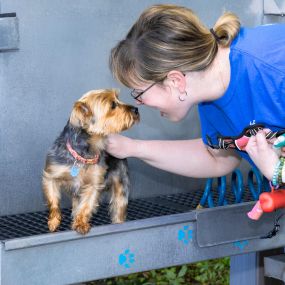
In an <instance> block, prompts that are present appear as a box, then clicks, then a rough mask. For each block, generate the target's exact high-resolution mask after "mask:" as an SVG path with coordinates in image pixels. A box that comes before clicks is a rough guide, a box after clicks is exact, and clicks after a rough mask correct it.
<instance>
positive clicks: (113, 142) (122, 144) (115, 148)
mask: <svg viewBox="0 0 285 285" xmlns="http://www.w3.org/2000/svg"><path fill="white" fill-rule="evenodd" d="M106 143H107V146H106V147H107V148H106V151H107V152H108V153H110V154H111V155H113V156H115V157H117V158H120V159H123V158H127V157H130V156H132V153H133V150H134V147H135V140H133V139H131V138H128V137H125V136H122V135H118V134H111V135H109V136H108V137H107V140H106Z"/></svg>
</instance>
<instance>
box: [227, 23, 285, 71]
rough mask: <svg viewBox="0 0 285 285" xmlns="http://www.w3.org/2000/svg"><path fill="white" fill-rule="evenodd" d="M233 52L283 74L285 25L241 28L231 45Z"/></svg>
mask: <svg viewBox="0 0 285 285" xmlns="http://www.w3.org/2000/svg"><path fill="white" fill-rule="evenodd" d="M235 52H237V53H238V54H240V55H244V56H245V57H247V58H251V59H252V60H258V61H260V62H263V63H266V64H268V65H271V66H272V67H275V68H277V69H279V70H282V72H285V24H270V25H262V26H257V27H254V28H245V27H242V28H241V29H240V32H239V34H238V36H237V37H236V39H235V40H234V41H233V43H232V45H231V53H235Z"/></svg>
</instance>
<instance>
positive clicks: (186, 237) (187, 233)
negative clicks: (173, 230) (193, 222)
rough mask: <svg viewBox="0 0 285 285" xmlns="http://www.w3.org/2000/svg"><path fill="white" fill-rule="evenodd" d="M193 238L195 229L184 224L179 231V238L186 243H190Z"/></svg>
mask: <svg viewBox="0 0 285 285" xmlns="http://www.w3.org/2000/svg"><path fill="white" fill-rule="evenodd" d="M192 238H193V230H191V229H190V228H189V226H184V227H183V228H182V229H180V230H179V231H178V240H180V241H183V243H184V244H188V243H189V242H190V241H191V240H192Z"/></svg>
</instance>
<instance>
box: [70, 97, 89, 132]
mask: <svg viewBox="0 0 285 285" xmlns="http://www.w3.org/2000/svg"><path fill="white" fill-rule="evenodd" d="M91 118H92V111H91V109H90V107H89V106H88V105H87V104H86V103H84V102H80V101H77V102H75V104H74V106H73V110H72V112H71V115H70V120H69V121H70V123H71V124H72V125H73V126H75V127H80V128H84V127H87V126H88V125H89V122H90V119H91Z"/></svg>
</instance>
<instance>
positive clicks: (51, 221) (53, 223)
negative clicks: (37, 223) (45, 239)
mask: <svg viewBox="0 0 285 285" xmlns="http://www.w3.org/2000/svg"><path fill="white" fill-rule="evenodd" d="M60 222H61V215H60V213H59V212H51V213H50V215H49V218H48V228H49V230H50V231H51V232H54V231H56V229H57V228H58V227H59V225H60Z"/></svg>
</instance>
